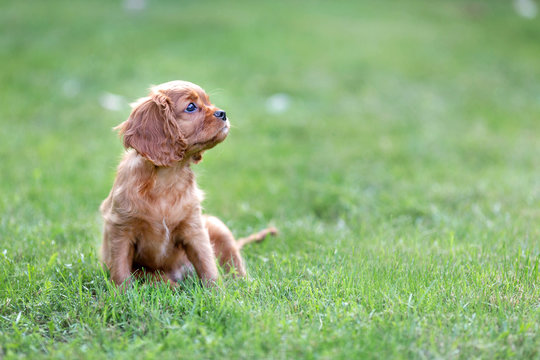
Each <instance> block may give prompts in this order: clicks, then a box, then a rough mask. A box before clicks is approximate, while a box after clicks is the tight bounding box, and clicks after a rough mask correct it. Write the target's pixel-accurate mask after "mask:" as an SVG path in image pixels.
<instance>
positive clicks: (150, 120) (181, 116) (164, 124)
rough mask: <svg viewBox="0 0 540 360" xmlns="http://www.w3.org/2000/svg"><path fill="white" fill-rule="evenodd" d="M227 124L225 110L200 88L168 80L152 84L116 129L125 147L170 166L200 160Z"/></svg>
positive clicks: (221, 137) (222, 137) (222, 136)
mask: <svg viewBox="0 0 540 360" xmlns="http://www.w3.org/2000/svg"><path fill="white" fill-rule="evenodd" d="M229 127H230V124H229V120H228V119H227V115H226V113H225V111H223V110H221V109H218V108H217V107H215V106H214V105H212V104H211V103H210V100H209V99H208V95H206V93H205V92H204V90H203V89H201V88H200V87H199V86H197V85H195V84H192V83H190V82H187V81H171V82H168V83H164V84H161V85H157V86H154V87H152V88H151V89H150V94H149V96H147V97H145V98H141V99H139V100H138V101H137V102H136V103H135V104H134V105H133V110H132V112H131V115H130V116H129V118H128V119H127V120H126V121H124V122H123V123H122V124H120V125H118V127H117V129H118V130H119V132H120V135H123V136H124V146H125V147H126V148H133V149H135V150H136V151H137V152H138V153H139V154H141V155H142V156H144V157H145V158H147V159H148V160H150V161H151V162H152V163H154V164H155V165H156V166H172V165H174V164H175V163H177V162H179V161H182V160H185V159H189V158H191V159H192V160H193V161H194V162H198V161H200V160H201V157H202V152H203V151H204V150H208V149H210V148H212V147H214V146H216V145H217V144H219V143H220V142H222V141H223V140H225V138H226V137H227V134H228V133H229Z"/></svg>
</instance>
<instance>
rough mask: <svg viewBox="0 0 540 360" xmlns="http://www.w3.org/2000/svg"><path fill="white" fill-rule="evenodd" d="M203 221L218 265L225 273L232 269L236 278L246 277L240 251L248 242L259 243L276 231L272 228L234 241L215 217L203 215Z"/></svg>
mask: <svg viewBox="0 0 540 360" xmlns="http://www.w3.org/2000/svg"><path fill="white" fill-rule="evenodd" d="M203 220H204V222H205V226H206V228H207V229H208V235H209V237H210V242H211V243H212V247H213V249H214V253H215V254H216V257H217V258H218V259H219V263H220V265H221V266H223V268H224V269H225V271H230V270H231V268H232V267H234V268H235V269H236V272H237V274H238V276H245V275H246V269H245V267H244V262H243V260H242V256H241V255H240V249H241V248H242V247H243V246H244V245H245V244H248V243H250V242H260V241H262V240H264V238H265V237H266V236H267V235H269V234H270V235H276V234H277V229H275V228H273V227H272V228H268V229H264V230H262V231H259V232H258V233H256V234H253V235H250V236H248V237H246V238H242V239H238V240H237V241H235V240H234V236H233V234H232V232H231V231H230V230H229V228H228V227H227V226H226V225H225V224H224V223H223V222H222V221H221V220H220V219H218V218H217V217H215V216H208V215H204V216H203Z"/></svg>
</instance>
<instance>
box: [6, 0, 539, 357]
mask: <svg viewBox="0 0 540 360" xmlns="http://www.w3.org/2000/svg"><path fill="white" fill-rule="evenodd" d="M538 39H540V22H539V21H538V19H534V20H526V19H523V18H520V17H519V16H518V15H517V14H516V13H515V12H514V10H513V8H512V3H511V2H510V1H495V0H494V1H487V0H486V1H447V2H443V1H431V2H428V1H377V2H375V1H334V2H330V1H328V2H324V1H300V0H298V1H272V2H267V3H263V2H260V3H259V2H253V1H235V2H217V1H212V2H188V1H179V2H176V1H163V2H158V1H150V2H149V6H148V8H147V9H146V10H145V11H142V12H134V13H129V12H125V11H124V10H123V8H122V5H121V2H112V1H111V2H109V1H99V2H98V1H87V2H83V1H77V2H73V1H64V2H61V1H46V2H45V1H26V2H22V1H4V2H2V4H0V126H1V128H2V131H1V132H0V194H1V196H0V358H2V357H5V358H6V359H12V358H23V357H28V358H32V359H36V358H47V357H53V358H66V359H72V358H104V356H107V357H111V358H113V357H114V358H117V359H133V358H135V359H143V358H160V359H168V358H185V359H197V358H202V359H212V358H231V359H242V358H246V359H256V358H273V359H294V358H308V359H319V358H325V359H355V358H382V359H386V358H450V359H454V358H457V359H470V358H484V359H493V358H512V357H513V358H519V359H523V358H540V351H539V349H540V333H539V332H540V275H539V269H538V268H539V263H540V227H539V224H540V141H539V137H540V121H539V119H540V83H539V81H538V79H540V62H539V59H540V46H539V43H538ZM173 79H185V80H190V81H193V82H195V83H198V84H200V85H201V86H203V87H204V88H205V89H206V90H208V92H209V93H210V94H211V99H212V100H213V102H214V103H215V104H217V105H218V106H221V107H223V108H224V109H226V110H227V113H228V114H230V118H231V121H232V124H233V126H234V128H233V130H232V132H231V135H230V136H229V138H228V139H227V140H226V141H225V142H224V143H223V144H221V145H219V146H218V147H216V148H215V149H213V150H211V151H210V152H208V153H207V154H206V156H205V159H204V161H203V162H202V163H201V164H200V165H197V166H196V172H197V174H198V182H199V185H200V186H201V187H202V188H203V189H204V190H205V192H206V194H207V199H206V200H205V209H206V211H207V212H209V213H212V214H216V215H218V216H219V217H220V218H222V219H223V220H224V221H225V222H226V223H227V224H228V225H229V226H230V227H231V229H232V230H233V232H234V233H235V234H236V235H238V236H242V235H246V234H248V233H250V232H252V231H254V230H257V229H259V228H261V227H264V226H266V225H267V224H274V225H275V226H277V227H278V228H279V229H280V230H281V235H280V237H278V238H275V239H269V240H268V241H266V242H264V243H262V244H260V245H253V246H250V247H248V248H246V249H245V251H244V256H245V259H246V262H247V267H248V271H249V274H250V276H249V279H248V280H235V279H232V278H230V277H227V276H225V277H223V278H222V282H221V283H220V286H219V288H218V289H216V290H215V291H212V290H207V289H204V288H202V287H201V286H200V285H199V284H198V283H197V281H195V280H194V279H191V280H189V281H187V282H186V283H184V284H183V285H182V287H181V289H180V290H178V291H171V290H169V289H167V288H165V287H158V288H154V287H150V286H147V285H140V284H139V285H136V286H135V287H134V288H133V289H131V290H129V291H128V292H126V293H125V294H118V293H116V291H115V289H114V287H113V286H112V285H111V283H110V282H109V280H108V275H107V274H106V273H104V272H103V271H102V270H101V268H100V266H99V259H98V247H99V244H100V241H101V240H100V236H101V235H100V232H101V220H100V217H99V213H98V207H99V204H100V202H101V200H102V199H103V198H105V197H106V195H107V193H108V191H109V189H110V187H111V185H112V181H113V179H114V169H115V166H116V164H117V162H118V160H119V157H120V155H121V152H122V150H121V144H120V141H119V139H118V138H117V137H116V136H115V135H114V133H113V132H112V131H111V128H112V127H113V126H115V125H117V124H118V123H120V122H121V121H123V120H124V119H125V118H126V117H127V116H128V113H129V108H128V107H127V105H125V106H124V107H122V108H121V110H120V111H109V110H106V109H104V108H102V107H101V106H100V103H99V99H100V97H101V96H102V94H103V93H105V92H110V93H114V94H121V95H122V96H124V97H125V99H126V101H132V100H135V99H136V98H138V97H140V96H143V95H145V94H146V91H147V88H148V86H149V85H150V84H156V83H161V82H164V81H168V80H173ZM74 90H75V91H74ZM275 93H285V94H288V95H289V96H290V99H291V106H290V108H289V109H288V110H287V111H285V112H284V113H281V114H272V113H269V112H268V111H267V109H266V99H267V98H268V97H269V96H271V95H273V94H275Z"/></svg>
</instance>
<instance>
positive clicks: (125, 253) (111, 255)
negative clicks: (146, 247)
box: [103, 225, 135, 286]
mask: <svg viewBox="0 0 540 360" xmlns="http://www.w3.org/2000/svg"><path fill="white" fill-rule="evenodd" d="M129 235H130V234H127V233H126V232H125V231H123V230H120V229H118V228H116V227H115V226H114V225H109V226H106V227H105V232H104V244H106V246H104V247H103V251H104V252H108V253H107V254H103V255H104V257H105V262H106V265H107V267H108V268H109V271H110V273H111V279H112V280H113V281H114V283H115V284H116V285H117V286H121V285H123V284H124V282H126V280H128V282H129V277H130V275H131V269H132V266H133V256H134V253H135V249H134V247H133V243H132V240H131V237H130V236H129Z"/></svg>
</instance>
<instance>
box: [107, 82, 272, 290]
mask: <svg viewBox="0 0 540 360" xmlns="http://www.w3.org/2000/svg"><path fill="white" fill-rule="evenodd" d="M116 129H117V130H119V133H120V135H121V136H123V141H124V146H125V147H126V149H128V151H127V152H126V153H125V155H124V157H123V159H122V161H121V162H120V165H119V166H118V170H117V175H116V179H115V181H114V185H113V187H112V190H111V192H110V194H109V196H108V197H107V198H106V199H105V200H104V201H103V203H102V204H101V207H100V210H101V214H102V216H103V219H104V234H103V245H102V261H103V262H104V264H105V265H106V267H107V268H108V269H109V271H110V274H111V279H112V280H113V281H114V283H115V284H116V285H122V284H124V283H129V282H130V281H132V279H133V278H134V277H139V278H140V277H142V278H146V279H149V280H151V281H166V282H168V283H169V284H170V285H172V286H175V285H176V284H177V282H178V281H181V280H182V279H183V278H184V277H185V275H186V274H187V273H188V272H189V271H191V270H192V269H194V270H195V271H196V272H197V275H198V276H199V277H200V279H202V281H203V283H205V284H206V285H211V284H212V283H213V282H215V281H216V279H217V277H218V269H217V266H216V261H215V260H216V257H217V258H218V260H219V263H220V264H221V265H222V266H223V267H224V268H225V270H227V271H229V270H231V269H232V268H234V270H235V272H236V274H237V275H239V276H244V275H245V273H246V271H245V268H244V264H243V262H242V257H241V256H240V249H241V247H242V246H243V245H244V244H247V243H249V242H252V241H261V240H262V239H264V237H265V236H266V235H268V234H276V229H274V228H268V229H265V230H262V231H261V232H259V233H257V234H254V235H251V236H249V237H247V238H244V239H239V240H238V241H235V239H234V237H233V235H232V233H231V231H230V230H229V229H228V228H227V226H225V224H223V222H221V221H220V220H219V219H218V218H216V217H213V216H205V215H202V214H201V201H202V199H203V193H202V192H201V190H199V188H198V187H197V184H196V182H195V176H194V174H193V172H192V170H191V168H190V164H191V163H198V162H199V161H200V160H201V159H202V153H203V152H204V151H205V150H208V149H211V148H213V147H214V146H216V145H217V144H219V143H220V142H222V141H223V140H225V138H226V137H227V134H228V133H229V129H230V124H229V120H228V118H227V115H226V113H225V111H223V110H221V109H218V108H217V107H215V106H214V105H212V104H211V103H210V100H209V98H208V95H206V93H205V92H204V90H203V89H201V88H200V87H199V86H197V85H195V84H192V83H189V82H186V81H171V82H168V83H164V84H161V85H157V86H154V87H152V88H151V90H150V94H149V96H147V97H145V98H142V99H139V100H138V101H137V102H136V103H135V104H134V107H133V110H132V112H131V115H130V116H129V118H128V119H127V120H126V121H125V122H123V123H122V124H120V125H119V126H118V127H117V128H116Z"/></svg>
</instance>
